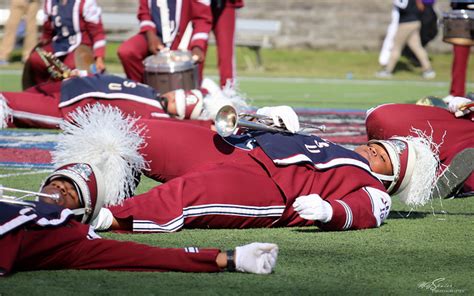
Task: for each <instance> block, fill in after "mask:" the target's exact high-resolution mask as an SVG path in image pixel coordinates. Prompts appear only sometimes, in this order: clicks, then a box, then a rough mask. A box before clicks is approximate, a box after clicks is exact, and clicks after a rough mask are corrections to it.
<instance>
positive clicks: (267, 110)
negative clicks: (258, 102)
mask: <svg viewBox="0 0 474 296" xmlns="http://www.w3.org/2000/svg"><path fill="white" fill-rule="evenodd" d="M257 114H259V115H265V116H268V117H270V118H271V119H272V120H273V124H274V125H275V126H278V127H281V123H280V120H281V121H283V124H285V127H286V129H287V130H289V131H290V132H292V133H296V132H297V131H299V130H300V122H299V120H298V115H297V114H296V112H295V110H293V108H291V107H290V106H277V107H263V108H260V109H258V110H257Z"/></svg>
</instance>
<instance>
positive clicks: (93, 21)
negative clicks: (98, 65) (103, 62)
mask: <svg viewBox="0 0 474 296" xmlns="http://www.w3.org/2000/svg"><path fill="white" fill-rule="evenodd" d="M101 14H102V9H101V8H100V7H99V6H98V5H97V3H96V1H95V0H85V1H84V2H83V4H82V5H81V16H82V18H83V19H84V22H85V31H86V32H87V34H89V36H90V38H91V40H92V49H93V52H94V57H102V58H103V57H104V56H105V44H106V41H105V32H104V26H103V24H102V16H101Z"/></svg>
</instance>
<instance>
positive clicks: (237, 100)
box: [199, 78, 249, 120]
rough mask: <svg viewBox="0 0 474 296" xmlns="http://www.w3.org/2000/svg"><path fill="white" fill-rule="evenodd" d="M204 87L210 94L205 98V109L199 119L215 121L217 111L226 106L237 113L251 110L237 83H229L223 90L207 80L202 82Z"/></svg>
mask: <svg viewBox="0 0 474 296" xmlns="http://www.w3.org/2000/svg"><path fill="white" fill-rule="evenodd" d="M202 87H203V88H205V89H207V90H208V92H209V93H208V94H207V95H206V96H205V97H204V108H203V111H202V113H201V115H200V116H199V119H202V120H208V119H212V120H214V119H215V118H216V115H217V111H219V109H221V108H222V107H223V106H226V105H231V106H233V107H234V108H235V109H236V110H237V113H241V112H244V110H246V109H248V108H249V104H248V102H247V101H248V100H247V98H246V97H245V96H244V95H243V94H242V93H239V91H238V90H237V89H238V87H237V84H236V83H233V84H231V83H228V84H226V86H225V87H224V88H223V89H221V88H220V87H219V86H218V85H217V84H216V83H215V82H213V81H212V80H211V79H209V78H205V79H204V80H203V82H202Z"/></svg>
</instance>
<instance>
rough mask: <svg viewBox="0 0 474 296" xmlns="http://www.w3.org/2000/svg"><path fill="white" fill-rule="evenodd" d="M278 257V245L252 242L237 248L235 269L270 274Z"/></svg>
mask: <svg viewBox="0 0 474 296" xmlns="http://www.w3.org/2000/svg"><path fill="white" fill-rule="evenodd" d="M277 258H278V246H277V245H275V244H270V243H251V244H248V245H245V246H240V247H237V248H235V269H236V270H237V271H240V272H251V273H257V274H269V273H271V272H272V271H273V269H274V268H275V265H276V261H277Z"/></svg>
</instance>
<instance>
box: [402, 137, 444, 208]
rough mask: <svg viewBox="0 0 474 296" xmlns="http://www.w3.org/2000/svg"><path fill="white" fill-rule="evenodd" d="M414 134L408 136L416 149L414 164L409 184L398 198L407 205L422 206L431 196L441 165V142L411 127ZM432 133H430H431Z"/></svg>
mask: <svg viewBox="0 0 474 296" xmlns="http://www.w3.org/2000/svg"><path fill="white" fill-rule="evenodd" d="M411 132H412V133H413V134H414V135H415V136H408V137H406V139H407V140H408V141H410V142H411V143H412V144H413V146H414V148H415V151H416V165H415V167H414V170H413V174H412V177H411V180H410V183H409V185H408V186H407V188H405V189H404V190H403V191H402V192H400V193H399V194H398V196H399V198H400V199H401V200H402V201H403V202H404V203H405V204H407V205H409V206H423V205H425V204H426V203H427V202H428V201H429V200H430V199H431V197H432V195H433V190H434V187H435V183H436V179H437V174H438V170H439V168H440V166H441V162H440V159H439V147H440V146H441V144H442V143H440V144H436V143H435V142H433V137H432V135H427V134H425V133H424V132H423V131H421V130H418V129H415V128H412V129H411ZM431 134H432V133H431Z"/></svg>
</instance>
